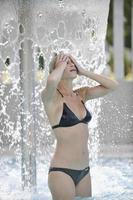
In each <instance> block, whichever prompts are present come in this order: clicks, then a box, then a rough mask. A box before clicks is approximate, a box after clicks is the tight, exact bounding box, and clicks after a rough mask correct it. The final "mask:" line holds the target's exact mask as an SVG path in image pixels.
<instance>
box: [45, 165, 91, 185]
mask: <svg viewBox="0 0 133 200" xmlns="http://www.w3.org/2000/svg"><path fill="white" fill-rule="evenodd" d="M51 171H62V172H64V173H66V174H68V175H69V176H71V178H72V179H73V182H74V184H75V186H76V185H77V184H78V183H79V181H80V180H81V179H82V178H83V177H84V176H85V175H86V174H88V173H89V171H90V167H89V166H88V167H86V168H84V169H81V170H77V169H69V168H62V167H50V168H49V172H48V173H50V172H51Z"/></svg>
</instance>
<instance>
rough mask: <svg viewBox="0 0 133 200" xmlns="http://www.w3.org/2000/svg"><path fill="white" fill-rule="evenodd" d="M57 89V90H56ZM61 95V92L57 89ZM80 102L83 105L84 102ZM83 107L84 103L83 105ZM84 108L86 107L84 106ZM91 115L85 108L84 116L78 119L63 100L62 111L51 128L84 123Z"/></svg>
mask: <svg viewBox="0 0 133 200" xmlns="http://www.w3.org/2000/svg"><path fill="white" fill-rule="evenodd" d="M57 90H58V89H57ZM58 91H59V90H58ZM59 93H60V94H61V96H62V97H63V94H62V93H61V92H60V91H59ZM81 102H82V103H83V105H84V102H83V101H82V100H81ZM84 107H85V105H84ZM85 109H86V107H85ZM91 118H92V116H91V114H90V112H89V111H88V110H87V109H86V116H85V117H84V118H83V119H81V120H80V119H78V117H77V116H76V115H75V114H74V113H73V112H72V111H71V110H70V108H69V107H68V106H67V105H66V103H65V102H63V113H62V116H61V119H60V122H59V124H57V125H54V126H52V128H53V129H54V128H58V127H69V126H74V125H75V124H78V123H85V124H87V123H88V122H89V121H90V120H91Z"/></svg>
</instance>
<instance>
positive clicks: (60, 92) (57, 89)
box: [57, 89, 63, 97]
mask: <svg viewBox="0 0 133 200" xmlns="http://www.w3.org/2000/svg"><path fill="white" fill-rule="evenodd" d="M57 90H58V89H57ZM58 92H59V93H60V94H61V96H62V97H63V94H62V93H61V92H60V90H58Z"/></svg>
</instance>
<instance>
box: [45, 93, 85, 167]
mask: <svg viewBox="0 0 133 200" xmlns="http://www.w3.org/2000/svg"><path fill="white" fill-rule="evenodd" d="M56 100H57V101H54V103H53V105H50V106H49V108H48V106H47V104H46V103H45V109H46V113H47V115H48V118H49V122H50V124H51V126H52V125H55V124H59V122H60V119H61V116H62V113H63V102H65V103H66V104H67V106H68V108H70V109H71V111H72V112H73V113H74V115H75V116H77V118H78V119H83V118H84V117H85V116H86V109H85V107H84V105H83V104H82V102H81V100H82V98H81V97H80V96H79V95H76V94H75V96H73V97H71V98H70V97H67V96H63V97H62V96H61V95H60V94H59V93H58V91H57V99H56ZM53 133H54V134H55V137H56V139H57V143H56V149H55V152H54V155H53V158H52V160H51V163H50V166H51V167H66V168H72V169H82V168H84V167H86V166H88V164H89V152H88V137H89V133H88V125H87V124H86V123H77V124H75V125H73V126H69V127H57V128H55V129H53Z"/></svg>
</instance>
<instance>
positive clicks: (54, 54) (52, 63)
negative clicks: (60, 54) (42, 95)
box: [49, 52, 57, 73]
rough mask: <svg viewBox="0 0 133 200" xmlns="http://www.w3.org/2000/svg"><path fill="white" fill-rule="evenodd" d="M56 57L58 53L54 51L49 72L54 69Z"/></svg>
mask: <svg viewBox="0 0 133 200" xmlns="http://www.w3.org/2000/svg"><path fill="white" fill-rule="evenodd" d="M56 57H57V53H56V52H54V53H53V56H52V59H51V61H50V63H49V73H51V72H52V71H53V70H54V67H55V61H56Z"/></svg>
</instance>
